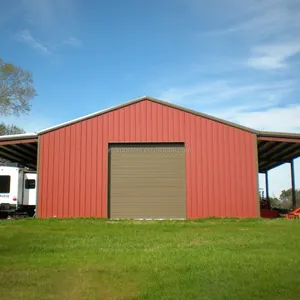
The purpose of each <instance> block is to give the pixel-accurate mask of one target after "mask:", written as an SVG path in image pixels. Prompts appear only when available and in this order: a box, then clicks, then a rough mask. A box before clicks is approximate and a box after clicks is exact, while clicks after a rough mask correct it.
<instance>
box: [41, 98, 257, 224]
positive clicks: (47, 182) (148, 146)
mask: <svg viewBox="0 0 300 300" xmlns="http://www.w3.org/2000/svg"><path fill="white" fill-rule="evenodd" d="M257 174H258V170H257V143H256V134H255V133H254V132H253V131H252V130H251V129H249V128H246V127H242V126H239V125H236V124H232V123H230V122H226V121H223V120H219V119H216V118H213V117H211V116H207V115H204V114H201V113H198V112H195V111H191V110H188V109H185V108H182V107H179V106H176V105H173V104H170V103H166V102H163V101H160V100H157V99H154V98H151V97H146V96H145V97H142V98H139V99H136V100H133V101H130V102H127V103H125V104H123V105H120V106H117V107H114V108H111V109H107V110H104V111H101V112H98V113H95V114H92V115H89V116H87V117H83V118H80V119H77V120H74V121H71V122H67V123H65V124H62V125H58V126H55V127H53V128H49V129H46V130H44V131H42V132H40V133H39V162H38V175H39V187H38V217H42V218H48V217H53V216H56V217H58V218H68V217H103V218H106V217H108V218H174V219H176V218H204V217H210V216H215V217H258V216H259V201H258V195H257V191H258V186H257V184H258V183H257Z"/></svg>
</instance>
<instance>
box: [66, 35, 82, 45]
mask: <svg viewBox="0 0 300 300" xmlns="http://www.w3.org/2000/svg"><path fill="white" fill-rule="evenodd" d="M63 43H64V44H67V45H69V46H72V47H80V46H81V45H82V41H81V40H79V39H77V38H75V37H73V36H70V37H68V38H67V39H66V40H64V41H63Z"/></svg>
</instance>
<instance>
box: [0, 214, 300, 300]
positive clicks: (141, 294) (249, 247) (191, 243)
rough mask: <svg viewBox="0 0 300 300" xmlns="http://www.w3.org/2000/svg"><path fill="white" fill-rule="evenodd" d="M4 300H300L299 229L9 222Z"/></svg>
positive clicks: (293, 225)
mask: <svg viewBox="0 0 300 300" xmlns="http://www.w3.org/2000/svg"><path fill="white" fill-rule="evenodd" d="M0 295H1V296H0V299H2V300H6V299H10V300H11V299H20V300H21V299H72V300H75V299H170V300H174V299H228V300H232V299H243V300H246V299H251V300H252V299H297V300H298V299H300V221H297V220H290V221H288V220H284V219H278V220H261V219H257V220H238V219H224V220H219V219H207V220H199V221H107V220H99V219H70V220H59V219H49V220H39V219H25V220H18V221H16V220H3V221H1V222H0Z"/></svg>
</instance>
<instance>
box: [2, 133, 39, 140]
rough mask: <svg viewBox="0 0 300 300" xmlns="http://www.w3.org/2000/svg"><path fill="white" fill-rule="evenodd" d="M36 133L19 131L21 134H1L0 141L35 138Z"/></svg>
mask: <svg viewBox="0 0 300 300" xmlns="http://www.w3.org/2000/svg"><path fill="white" fill-rule="evenodd" d="M36 137H37V134H36V133H21V134H11V135H1V136H0V141H10V140H22V139H30V138H36Z"/></svg>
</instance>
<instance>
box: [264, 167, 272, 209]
mask: <svg viewBox="0 0 300 300" xmlns="http://www.w3.org/2000/svg"><path fill="white" fill-rule="evenodd" d="M265 179H266V199H267V202H268V208H270V207H271V205H270V197H269V175H268V171H266V173H265Z"/></svg>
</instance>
